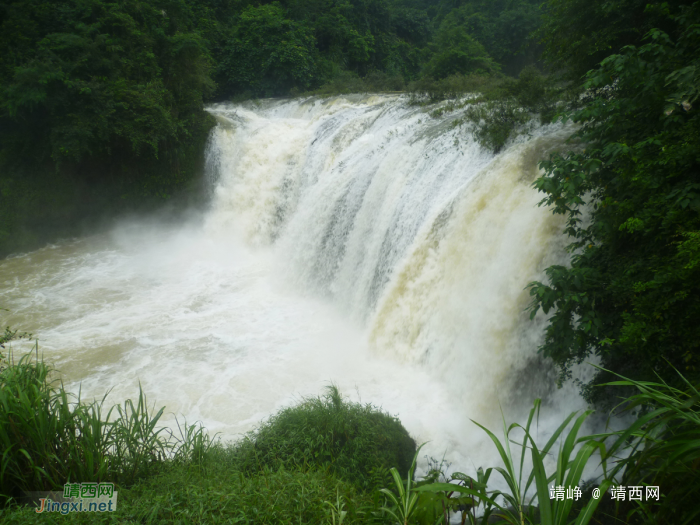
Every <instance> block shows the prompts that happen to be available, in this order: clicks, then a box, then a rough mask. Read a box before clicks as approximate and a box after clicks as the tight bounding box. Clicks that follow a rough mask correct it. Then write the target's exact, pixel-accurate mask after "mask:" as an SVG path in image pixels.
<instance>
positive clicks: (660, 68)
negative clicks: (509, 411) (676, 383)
mask: <svg viewBox="0 0 700 525" xmlns="http://www.w3.org/2000/svg"><path fill="white" fill-rule="evenodd" d="M665 13H666V14H665V16H666V17H667V20H666V23H667V24H668V25H673V26H675V31H674V33H675V34H677V35H678V36H677V37H676V38H672V37H671V36H670V35H669V34H668V33H666V32H664V31H661V30H659V29H654V30H652V31H650V32H649V33H648V35H647V37H646V43H644V45H642V46H641V47H636V46H626V47H624V48H622V50H621V51H620V53H619V54H614V55H611V56H609V57H607V58H606V59H605V60H603V62H602V63H601V64H600V66H599V67H598V68H596V69H595V70H592V71H590V72H589V73H588V74H587V76H586V82H585V84H584V88H585V89H586V90H587V93H588V95H587V98H586V100H585V103H584V104H583V106H582V107H581V108H579V109H578V110H576V111H574V112H573V113H571V114H569V115H566V118H570V119H571V120H573V121H574V122H576V123H578V124H579V125H580V129H579V131H578V132H576V133H575V134H574V137H573V138H574V140H575V141H578V142H580V143H581V144H582V145H583V146H585V150H583V151H580V149H579V150H578V151H574V152H570V153H568V154H565V155H558V156H554V157H553V158H551V159H550V160H548V161H545V162H542V163H541V167H542V168H544V170H545V175H544V176H543V177H541V178H539V179H538V180H537V181H536V183H535V185H536V187H537V189H538V190H539V191H542V192H544V193H545V194H546V195H547V196H546V198H545V199H544V200H543V201H542V203H541V204H546V205H549V206H552V207H553V211H554V213H556V214H562V215H564V216H565V217H566V220H567V222H566V225H567V226H566V233H567V235H568V236H570V237H571V238H572V240H573V242H572V244H571V245H570V247H569V249H570V252H571V266H570V267H563V266H552V267H550V268H548V269H547V270H546V273H547V277H548V278H549V283H548V284H546V285H545V284H543V283H540V282H533V283H530V285H529V288H530V294H531V296H532V297H533V302H532V304H531V315H532V316H534V315H535V314H536V313H537V311H538V310H539V309H542V310H543V311H544V312H545V313H548V312H550V311H552V312H553V315H552V316H551V318H550V319H549V325H548V327H547V329H546V339H545V343H544V345H543V346H542V349H541V350H542V351H543V353H544V355H546V356H549V357H551V358H553V359H554V361H555V362H556V363H558V365H559V366H560V368H561V371H562V378H564V377H567V376H569V375H570V369H571V368H570V367H571V365H572V364H573V363H575V362H581V361H583V360H585V359H587V358H588V356H589V355H591V354H595V355H597V356H598V357H599V358H600V359H601V360H602V364H603V366H604V367H605V368H607V369H609V370H612V371H614V372H617V373H620V374H622V375H626V376H627V377H631V378H633V379H639V380H648V379H654V376H655V374H661V376H662V377H664V378H669V380H673V378H675V377H677V375H676V374H675V372H673V371H672V369H671V368H670V367H669V366H668V365H669V364H670V365H672V366H673V367H675V368H676V369H678V370H682V371H683V372H684V373H685V374H686V376H688V377H690V378H697V376H698V371H700V354H699V353H698V350H700V323H698V319H700V231H699V230H700V180H699V179H698V169H699V167H700V155H699V153H698V152H700V117H698V111H697V99H698V95H699V93H700V92H699V90H698V86H699V85H700V59H699V58H698V57H700V53H699V52H698V51H700V26H698V22H699V21H700V3H698V2H696V3H695V4H693V6H692V7H687V8H683V9H681V10H680V13H679V14H675V15H672V14H670V12H669V11H666V12H665ZM586 213H590V218H589V219H586V220H584V216H585V214H586ZM600 379H601V378H598V379H597V380H594V381H593V383H595V382H597V381H598V380H600ZM585 393H586V395H587V397H588V398H589V400H594V401H595V400H601V399H602V398H601V394H597V393H596V391H594V390H593V389H591V388H590V385H589V387H588V388H586V389H585Z"/></svg>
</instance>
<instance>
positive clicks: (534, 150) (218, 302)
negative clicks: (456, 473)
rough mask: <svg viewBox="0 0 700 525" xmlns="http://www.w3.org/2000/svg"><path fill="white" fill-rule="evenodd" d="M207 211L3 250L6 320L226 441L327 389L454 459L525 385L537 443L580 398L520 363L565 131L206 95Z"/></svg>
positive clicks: (390, 109) (466, 460)
mask: <svg viewBox="0 0 700 525" xmlns="http://www.w3.org/2000/svg"><path fill="white" fill-rule="evenodd" d="M209 111H210V112H211V113H212V114H213V115H214V116H215V117H216V118H217V120H218V126H217V127H216V128H215V129H214V131H213V132H212V136H211V138H210V142H209V146H208V151H207V159H206V164H207V177H208V181H209V184H210V189H211V204H210V206H209V208H208V209H207V210H205V211H203V212H200V213H198V214H197V215H196V216H193V217H191V219H190V220H188V221H186V222H185V223H181V224H177V225H172V224H170V225H164V224H162V223H159V222H158V221H157V220H155V219H153V220H148V221H146V220H143V219H141V220H138V221H136V220H134V221H131V222H126V221H125V222H123V223H121V224H120V225H119V226H118V227H116V228H115V229H114V230H113V231H112V232H111V233H110V234H109V235H103V236H97V237H90V238H84V239H79V240H73V241H67V242H62V243H59V244H57V245H52V246H48V247H46V248H44V249H42V250H39V251H36V252H33V253H29V254H26V255H21V256H16V257H13V258H9V259H7V260H5V261H2V262H0V306H2V307H4V308H7V309H8V310H9V311H10V312H9V315H8V319H7V322H8V323H9V324H11V325H12V326H14V327H17V328H21V329H23V330H27V331H31V332H33V333H34V334H35V336H37V337H38V338H39V344H40V349H41V351H42V352H43V353H44V356H45V358H46V359H47V360H49V361H51V362H53V363H55V365H56V366H57V368H58V369H59V370H60V372H61V373H62V374H63V378H64V380H65V381H66V382H67V384H68V385H69V386H70V387H71V388H72V389H74V390H77V389H78V388H79V385H81V386H80V388H82V394H83V396H84V397H85V396H87V397H93V396H97V397H102V395H103V394H104V393H105V392H106V391H108V390H110V389H111V393H110V396H109V398H108V399H112V401H113V402H119V401H121V400H123V399H125V398H128V397H133V396H134V395H135V394H136V393H137V392H138V384H139V382H140V383H141V384H142V385H143V388H144V390H145V392H146V393H147V394H148V396H149V399H150V400H151V401H153V402H154V403H156V404H157V405H158V406H162V405H165V406H166V407H167V411H168V412H170V413H174V414H179V415H184V416H186V417H187V419H188V421H194V420H200V421H202V422H203V423H204V424H205V426H206V427H207V428H208V429H209V430H210V431H212V432H221V433H222V436H223V437H224V438H225V439H228V438H235V437H236V436H237V435H239V434H240V433H242V432H245V431H247V430H250V429H252V428H254V426H255V425H256V424H257V423H258V422H259V421H260V420H262V419H263V418H264V417H266V416H267V415H269V414H270V413H272V412H273V411H275V410H277V409H279V408H280V407H282V406H287V405H289V404H291V403H294V402H295V401H296V400H298V399H299V398H300V397H301V396H305V395H315V394H318V393H320V392H321V391H322V389H323V387H324V386H325V385H327V384H329V383H330V382H334V383H336V384H338V386H339V387H340V389H341V391H342V392H344V393H345V394H346V395H347V396H349V397H351V398H352V399H358V397H359V398H360V399H361V400H362V401H363V402H372V403H374V404H377V405H381V406H382V407H383V408H384V409H385V410H387V411H388V412H390V413H392V414H396V415H398V416H399V417H400V418H401V421H402V422H403V423H404V425H405V426H406V427H407V428H408V429H409V431H410V432H411V433H412V434H413V435H414V436H415V438H416V439H417V441H419V442H424V441H429V442H430V443H429V445H428V446H427V448H426V449H424V450H427V453H428V454H430V455H432V456H436V457H442V456H443V455H445V457H446V459H447V460H448V461H450V462H452V468H459V469H461V470H464V471H470V470H472V469H473V468H474V467H476V466H479V465H484V466H488V465H492V464H495V461H496V459H495V457H496V454H495V450H494V449H493V446H492V444H491V443H490V442H488V441H487V440H486V439H485V434H484V433H483V431H481V430H480V429H478V428H477V427H476V426H475V425H474V424H473V423H472V422H471V421H470V419H473V420H476V421H479V422H481V423H483V424H485V425H487V426H490V427H491V428H493V429H498V428H500V427H501V425H502V423H501V411H500V408H499V406H500V407H502V408H503V411H504V412H505V414H506V417H509V418H510V417H518V416H522V414H523V410H524V409H525V408H527V407H529V406H531V403H532V400H533V399H534V398H535V397H543V398H544V400H545V408H544V410H543V416H542V418H541V420H540V427H539V433H540V436H541V437H542V438H544V437H546V435H547V433H548V432H551V430H552V429H553V428H554V427H553V426H554V425H555V424H558V422H559V421H560V420H561V418H562V417H563V414H565V413H567V414H568V412H569V411H571V410H574V409H577V408H580V407H581V406H582V405H583V403H582V401H581V400H580V399H579V398H578V396H577V394H576V391H575V388H573V387H571V386H569V387H565V388H564V389H561V390H557V389H556V388H555V387H554V386H553V380H552V370H551V369H550V367H548V366H547V365H546V364H545V363H543V362H542V361H541V360H540V359H539V358H538V357H537V346H538V344H540V342H541V337H542V323H543V320H542V319H539V320H536V321H535V322H531V321H529V320H528V316H527V313H526V312H525V311H524V310H525V307H526V306H527V303H528V297H527V292H526V291H524V287H525V285H526V284H527V283H528V282H529V281H531V280H533V279H537V278H542V275H543V269H544V268H546V267H547V266H548V265H550V264H552V263H555V262H559V261H561V260H564V259H563V248H562V246H563V243H564V242H565V240H564V239H562V236H561V223H560V222H559V221H558V220H557V219H556V218H555V217H553V216H552V214H551V213H550V211H548V210H546V209H544V208H538V207H537V202H538V201H539V200H540V198H541V194H540V195H538V194H537V193H536V192H535V191H534V190H533V189H532V187H531V183H532V181H533V180H534V178H535V177H536V176H537V174H538V169H537V162H538V160H540V159H541V158H543V157H545V156H546V155H548V152H550V151H552V150H554V149H556V148H558V147H561V145H562V143H563V140H564V138H565V137H566V136H567V135H568V134H569V133H570V130H566V129H563V128H561V127H558V126H550V127H542V128H539V129H537V130H536V131H534V132H533V133H531V135H530V136H527V137H521V138H520V139H519V140H518V141H517V142H516V143H512V144H509V145H508V146H507V147H506V148H505V149H504V150H503V151H502V152H501V153H500V154H498V155H493V154H491V153H489V152H488V151H486V150H484V149H482V148H481V147H480V146H479V145H478V144H476V143H475V142H474V141H473V140H472V139H471V136H470V133H469V131H468V129H466V128H464V127H463V126H455V125H454V124H455V120H456V119H457V118H458V117H459V115H458V113H447V114H446V115H443V116H441V117H439V118H434V117H432V116H431V115H430V114H429V113H427V112H426V111H425V110H423V109H421V108H418V107H415V106H410V105H408V103H407V101H406V99H404V98H402V97H389V96H364V97H360V96H356V97H340V98H333V99H326V100H319V99H308V100H305V101H275V102H272V101H267V102H263V103H262V104H259V105H253V104H249V105H231V104H223V105H218V106H214V107H211V108H210V109H209Z"/></svg>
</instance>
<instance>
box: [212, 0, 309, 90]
mask: <svg viewBox="0 0 700 525" xmlns="http://www.w3.org/2000/svg"><path fill="white" fill-rule="evenodd" d="M317 60H318V58H317V51H316V48H315V39H314V37H313V33H312V31H311V29H310V28H309V27H307V26H306V25H304V24H300V23H297V22H294V21H292V20H289V19H287V18H285V13H284V11H283V9H282V7H281V6H280V5H278V4H269V5H262V6H259V7H253V6H251V7H248V8H247V9H245V10H244V11H243V12H242V13H241V14H240V15H239V17H238V20H237V23H236V25H235V26H234V27H233V29H232V31H231V37H230V38H229V39H228V42H227V44H226V47H225V48H224V51H223V56H222V58H221V61H220V63H219V66H218V67H219V76H220V77H221V78H222V80H223V81H224V83H225V86H226V88H225V89H226V91H225V92H229V93H232V92H236V91H238V92H240V91H249V92H250V93H251V94H252V95H254V96H263V97H270V96H276V95H277V96H279V95H286V94H288V93H289V90H290V89H292V88H297V89H308V88H309V87H310V86H311V84H312V82H313V80H314V79H315V77H316V74H317V72H316V69H317V67H316V62H317Z"/></svg>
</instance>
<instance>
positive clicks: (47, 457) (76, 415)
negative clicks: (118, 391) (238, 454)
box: [0, 354, 211, 500]
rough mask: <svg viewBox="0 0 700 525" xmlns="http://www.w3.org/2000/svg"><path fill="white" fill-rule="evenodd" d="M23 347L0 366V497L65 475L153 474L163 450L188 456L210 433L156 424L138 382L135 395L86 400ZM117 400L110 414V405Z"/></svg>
mask: <svg viewBox="0 0 700 525" xmlns="http://www.w3.org/2000/svg"><path fill="white" fill-rule="evenodd" d="M32 358H33V356H32V355H31V354H28V355H26V356H24V357H22V358H21V359H20V361H19V362H18V363H16V364H15V363H14V362H12V359H11V358H10V359H9V361H10V364H9V365H8V366H6V367H5V368H4V369H3V370H2V371H0V443H1V445H2V449H3V451H4V452H3V455H2V458H1V459H0V497H2V498H3V500H5V499H7V498H17V497H18V496H20V495H21V492H23V491H24V492H27V491H36V490H52V489H60V487H62V486H63V484H64V483H66V482H68V481H79V482H89V481H97V482H99V481H107V480H109V481H116V482H118V483H125V484H130V483H133V482H134V481H135V480H137V479H139V478H141V477H143V476H146V475H149V474H153V473H154V471H155V470H156V469H157V468H159V467H161V466H162V464H163V461H164V460H165V459H166V458H174V460H175V461H179V462H181V463H191V462H193V461H196V460H198V459H200V458H201V456H202V454H204V453H206V451H207V450H208V448H209V447H210V446H211V440H210V439H209V438H208V437H207V436H206V435H205V434H204V431H203V429H202V428H201V426H199V427H198V426H196V425H195V426H189V427H187V425H185V430H184V431H182V432H181V437H180V438H177V437H176V436H174V435H172V433H169V432H167V431H166V430H165V429H163V428H162V427H157V425H158V421H159V419H160V417H161V415H162V414H163V410H164V409H160V410H159V411H158V412H156V413H155V414H154V413H153V409H149V408H148V404H147V402H146V396H145V395H144V393H143V391H141V389H139V396H138V400H137V402H136V403H133V402H132V401H131V400H127V401H126V402H125V403H124V405H123V406H121V405H117V406H116V407H112V408H111V409H110V410H109V411H107V412H106V413H105V412H104V403H105V399H106V396H105V397H104V398H102V400H100V401H93V402H89V403H87V402H85V401H84V400H82V399H81V398H80V395H78V396H74V395H72V394H70V393H68V392H66V391H65V390H64V388H63V385H62V384H57V383H56V382H55V381H53V382H52V381H51V380H50V374H51V372H52V370H51V368H50V367H49V366H47V365H45V364H44V363H43V361H39V360H37V361H34V362H33V361H32ZM115 408H116V414H114V417H111V416H112V415H113V412H114V411H115Z"/></svg>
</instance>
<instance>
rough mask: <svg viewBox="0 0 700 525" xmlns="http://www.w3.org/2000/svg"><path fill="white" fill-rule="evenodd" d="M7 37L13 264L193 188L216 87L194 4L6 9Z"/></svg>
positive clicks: (3, 162) (2, 23)
mask: <svg viewBox="0 0 700 525" xmlns="http://www.w3.org/2000/svg"><path fill="white" fill-rule="evenodd" d="M0 27H1V30H0V201H1V202H0V254H1V255H4V254H6V253H7V252H9V251H11V250H16V249H24V248H26V247H33V245H36V243H37V242H40V241H42V240H44V239H46V238H47V237H48V238H51V237H52V236H55V235H56V234H57V233H58V232H60V233H63V234H66V233H67V234H75V233H77V232H75V231H71V230H72V229H73V228H75V225H76V224H79V223H81V222H82V221H84V220H85V221H86V222H87V221H91V222H95V216H96V215H99V214H101V213H103V212H104V211H106V210H115V211H116V210H120V209H124V208H126V207H127V206H128V205H129V204H134V203H141V202H143V201H145V200H148V199H163V198H168V197H169V196H171V195H172V194H173V193H174V192H176V191H178V190H182V189H184V188H185V187H186V186H187V183H188V181H190V180H191V179H192V178H193V176H194V174H195V173H196V172H197V171H198V169H199V162H200V158H201V157H200V154H201V150H202V147H203V144H204V140H205V139H206V136H207V133H208V131H209V129H210V128H211V125H212V119H211V117H209V116H208V115H207V114H205V113H204V112H203V111H202V105H203V99H204V98H205V97H207V96H209V95H210V94H211V93H212V92H213V88H214V83H213V82H212V80H211V78H210V76H209V70H210V68H211V59H210V57H209V51H208V50H207V48H206V41H205V40H204V39H203V38H202V37H201V36H200V35H199V34H198V33H197V32H196V30H195V23H194V21H193V13H192V11H191V10H190V9H189V6H188V4H187V3H186V2H185V0H172V1H171V0H168V1H166V0H163V1H160V2H150V3H145V4H144V3H143V2H138V1H136V0H127V1H124V2H118V3H117V2H106V1H103V0H84V1H77V0H61V1H58V2H46V1H43V0H29V1H26V2H6V3H4V4H3V8H2V17H0ZM44 229H46V230H48V231H46V232H44V231H42V230H44Z"/></svg>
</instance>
